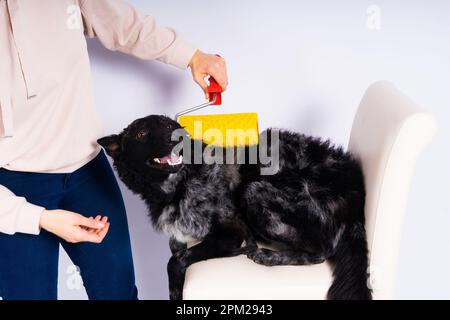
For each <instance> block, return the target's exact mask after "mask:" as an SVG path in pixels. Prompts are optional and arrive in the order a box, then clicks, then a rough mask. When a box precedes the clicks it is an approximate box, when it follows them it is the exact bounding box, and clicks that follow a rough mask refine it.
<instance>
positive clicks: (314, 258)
mask: <svg viewBox="0 0 450 320" xmlns="http://www.w3.org/2000/svg"><path fill="white" fill-rule="evenodd" d="M247 257H249V258H250V259H252V260H253V261H254V262H256V263H258V264H262V265H265V266H279V265H308V264H317V263H321V262H324V261H325V259H326V257H325V255H323V254H310V253H305V252H300V251H293V250H292V251H291V250H287V251H273V250H269V249H265V248H258V249H256V250H254V251H252V252H250V253H248V254H247Z"/></svg>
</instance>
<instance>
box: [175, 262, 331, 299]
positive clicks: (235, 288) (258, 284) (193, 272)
mask: <svg viewBox="0 0 450 320" xmlns="http://www.w3.org/2000/svg"><path fill="white" fill-rule="evenodd" d="M331 282H332V269H331V266H330V265H329V264H328V263H327V262H325V263H320V264H317V265H312V266H311V265H308V266H273V267H266V266H262V265H259V264H257V263H255V262H253V261H252V260H250V259H248V258H247V257H246V256H244V255H241V256H237V257H232V258H219V259H211V260H207V261H202V262H198V263H195V264H193V265H191V266H190V267H189V268H188V270H187V273H186V282H185V286H184V290H183V299H186V300H216V299H226V300H228V299H231V300H232V299H234V300H246V299H257V300H264V299H267V300H269V299H270V300H273V299H286V300H287V299H300V300H303V299H319V300H321V299H325V298H326V295H327V292H328V288H329V287H330V285H331Z"/></svg>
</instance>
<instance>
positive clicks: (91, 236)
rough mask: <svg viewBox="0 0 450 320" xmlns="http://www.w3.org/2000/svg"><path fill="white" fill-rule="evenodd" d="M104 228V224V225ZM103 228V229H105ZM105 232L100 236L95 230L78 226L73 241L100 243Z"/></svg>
mask: <svg viewBox="0 0 450 320" xmlns="http://www.w3.org/2000/svg"><path fill="white" fill-rule="evenodd" d="M105 228H106V226H105ZM105 228H103V229H105ZM105 235H106V233H105V234H104V235H103V236H100V235H99V234H97V233H96V232H89V231H87V230H85V229H82V228H79V229H78V232H77V236H76V241H75V242H93V243H100V242H102V240H103V238H104V237H105Z"/></svg>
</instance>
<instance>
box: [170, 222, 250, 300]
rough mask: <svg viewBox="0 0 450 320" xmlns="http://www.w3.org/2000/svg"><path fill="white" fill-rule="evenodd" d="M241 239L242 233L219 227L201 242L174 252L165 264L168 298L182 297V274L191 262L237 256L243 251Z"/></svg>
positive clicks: (177, 298)
mask: <svg viewBox="0 0 450 320" xmlns="http://www.w3.org/2000/svg"><path fill="white" fill-rule="evenodd" d="M243 240H244V238H243V235H242V233H240V232H236V230H233V229H224V228H221V229H220V230H217V229H216V230H215V232H214V233H211V234H209V235H208V236H206V238H205V239H204V240H203V241H202V242H201V243H199V244H197V245H195V246H193V247H191V248H189V249H186V250H181V251H178V252H176V253H175V254H174V255H173V256H172V257H171V258H170V260H169V263H168V265H167V272H168V276H169V291H170V299H171V300H181V299H182V298H183V286H184V276H185V273H186V269H187V268H188V267H189V266H190V265H191V264H193V263H196V262H199V261H203V260H207V259H213V258H221V257H232V256H237V255H239V254H241V253H242V252H243V251H242V250H241V248H240V247H241V244H242V242H243ZM242 249H244V248H242Z"/></svg>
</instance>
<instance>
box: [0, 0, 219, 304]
mask: <svg viewBox="0 0 450 320" xmlns="http://www.w3.org/2000/svg"><path fill="white" fill-rule="evenodd" d="M86 37H88V38H92V37H97V38H98V39H99V40H100V42H101V43H102V44H103V45H104V46H105V47H106V48H108V49H111V50H118V51H121V52H125V53H128V54H131V55H133V56H136V57H138V58H142V59H150V60H158V61H161V62H163V63H167V64H170V65H174V66H176V67H178V68H181V69H187V68H190V69H191V71H192V75H193V79H194V80H195V82H196V83H197V84H199V85H200V87H201V88H202V89H203V90H204V92H205V94H206V90H207V83H206V82H205V77H206V76H208V75H211V76H212V77H214V78H215V79H216V80H217V81H218V83H219V84H220V86H221V87H222V88H223V89H225V88H226V87H227V81H228V80H227V74H226V64H225V61H224V59H223V58H221V57H217V56H215V55H213V54H206V53H203V52H202V51H200V50H198V49H197V48H195V47H193V46H192V45H191V44H189V43H188V42H186V41H185V40H183V38H182V37H181V36H180V35H179V34H178V33H177V32H176V31H175V30H173V29H170V28H164V27H161V26H159V25H158V24H156V23H155V19H154V18H152V17H150V16H145V15H142V14H140V13H139V12H138V11H137V10H136V9H135V8H133V7H132V6H131V5H129V4H127V3H126V2H124V1H122V0H95V1H93V0H40V1H18V0H0V297H2V298H3V299H56V298H57V279H58V251H59V244H61V245H62V247H63V248H64V249H65V251H66V252H67V253H68V255H69V256H70V258H71V260H72V261H73V263H74V264H75V265H76V266H78V268H79V269H80V272H81V276H82V280H83V284H84V287H85V289H86V292H87V294H88V297H89V298H90V299H137V289H136V286H135V278H134V268H133V260H132V253H131V246H130V237H129V232H128V225H127V218H126V212H125V206H124V203H123V199H122V196H121V193H120V190H119V187H118V184H117V181H116V179H115V176H114V174H113V171H112V169H111V166H110V165H109V162H108V161H107V158H106V156H105V154H104V152H103V150H102V149H101V147H100V146H99V145H98V144H97V143H96V140H97V139H98V138H100V137H101V136H103V128H102V124H101V121H100V118H99V115H98V114H97V112H96V110H95V108H94V98H93V90H92V84H91V76H90V66H89V58H88V53H87V44H86Z"/></svg>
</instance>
